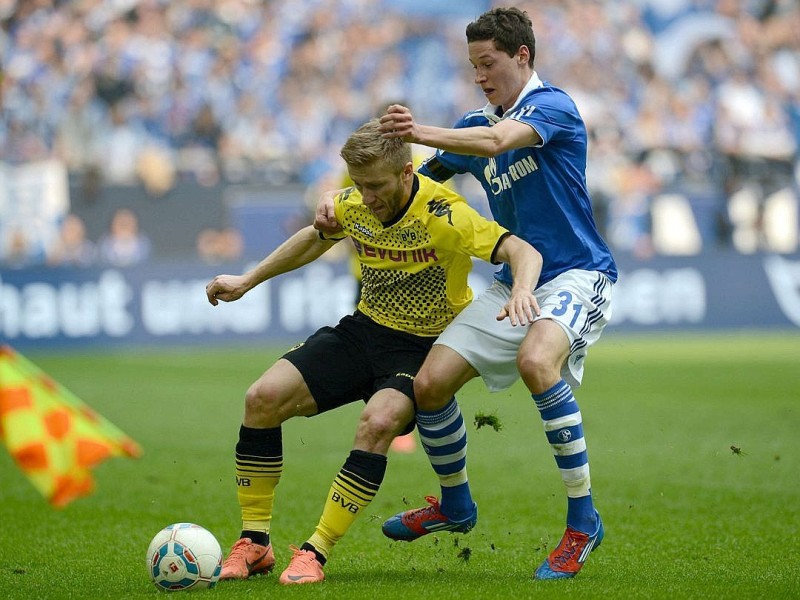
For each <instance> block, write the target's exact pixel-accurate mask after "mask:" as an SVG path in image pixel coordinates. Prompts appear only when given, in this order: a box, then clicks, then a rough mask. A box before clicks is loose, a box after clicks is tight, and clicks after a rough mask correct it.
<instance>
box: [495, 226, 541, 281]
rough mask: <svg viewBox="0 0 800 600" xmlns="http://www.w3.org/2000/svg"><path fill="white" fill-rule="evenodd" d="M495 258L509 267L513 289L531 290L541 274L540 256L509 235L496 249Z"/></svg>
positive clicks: (526, 244)
mask: <svg viewBox="0 0 800 600" xmlns="http://www.w3.org/2000/svg"><path fill="white" fill-rule="evenodd" d="M497 258H498V259H499V260H502V261H503V262H505V263H508V265H509V266H510V267H511V276H512V277H513V278H514V286H513V287H514V289H523V290H533V289H535V288H536V284H537V283H538V281H539V275H541V273H542V255H541V254H539V252H538V250H536V248H534V247H533V246H531V245H530V244H529V243H528V242H526V241H524V240H523V239H521V238H518V237H516V236H513V235H510V236H508V237H507V238H506V239H505V240H503V243H502V244H501V246H500V248H498V252H497Z"/></svg>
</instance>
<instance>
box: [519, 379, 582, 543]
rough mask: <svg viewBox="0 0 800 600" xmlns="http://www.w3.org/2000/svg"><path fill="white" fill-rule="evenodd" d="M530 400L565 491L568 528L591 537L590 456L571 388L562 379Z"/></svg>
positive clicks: (579, 412)
mask: <svg viewBox="0 0 800 600" xmlns="http://www.w3.org/2000/svg"><path fill="white" fill-rule="evenodd" d="M532 397H533V400H534V402H536V408H538V409H539V413H540V414H541V416H542V421H543V422H544V431H545V434H546V435H547V441H548V442H549V443H550V446H551V447H552V449H553V454H554V455H555V458H556V464H557V465H558V470H559V471H560V472H561V480H562V481H563V482H564V485H565V486H566V488H567V525H569V526H570V527H573V528H574V529H577V530H578V531H582V532H584V533H590V534H591V533H594V530H595V527H596V517H595V512H594V504H593V503H592V492H591V481H590V478H589V455H588V453H587V452H586V440H585V439H584V437H583V420H582V418H581V411H580V409H579V408H578V403H577V402H576V401H575V396H573V395H572V388H570V387H569V385H568V384H567V382H566V381H564V380H563V379H561V380H560V381H559V382H558V383H556V384H555V385H554V386H553V387H551V388H550V389H549V390H547V391H545V392H544V393H542V394H533V395H532Z"/></svg>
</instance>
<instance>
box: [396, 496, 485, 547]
mask: <svg viewBox="0 0 800 600" xmlns="http://www.w3.org/2000/svg"><path fill="white" fill-rule="evenodd" d="M425 501H426V502H427V503H428V505H429V506H425V507H423V508H415V509H413V510H407V511H405V512H402V513H398V514H396V515H394V516H393V517H389V518H388V519H386V521H384V523H383V528H382V529H383V535H385V536H386V537H388V538H391V539H393V540H398V541H404V542H411V541H413V540H416V539H417V538H421V537H422V536H423V535H428V534H429V533H436V532H439V531H451V532H453V533H467V532H468V531H469V530H471V529H472V528H473V527H475V523H477V522H478V506H477V505H476V504H475V503H474V502H473V504H472V513H471V514H470V515H469V516H468V517H467V518H466V519H461V520H459V521H453V520H451V519H450V518H448V517H446V516H445V515H443V514H442V511H441V510H440V508H439V500H438V498H436V497H435V496H425Z"/></svg>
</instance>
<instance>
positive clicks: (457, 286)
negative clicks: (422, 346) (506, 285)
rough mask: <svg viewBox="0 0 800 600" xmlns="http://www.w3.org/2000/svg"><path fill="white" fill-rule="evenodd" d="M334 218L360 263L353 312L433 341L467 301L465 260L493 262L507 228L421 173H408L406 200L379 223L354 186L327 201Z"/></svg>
mask: <svg viewBox="0 0 800 600" xmlns="http://www.w3.org/2000/svg"><path fill="white" fill-rule="evenodd" d="M334 209H335V212H336V219H337V220H338V222H339V223H340V224H341V226H342V229H343V233H344V234H345V235H347V236H349V237H350V239H351V241H352V243H353V245H354V246H355V249H356V254H357V256H358V260H359V262H360V263H361V273H362V276H363V278H362V285H363V287H362V291H361V300H360V301H359V303H358V310H359V311H361V312H362V313H364V314H365V315H367V316H368V317H369V318H370V319H372V320H373V321H375V322H376V323H379V324H381V325H384V326H386V327H390V328H392V329H396V330H399V331H404V332H406V333H411V334H413V335H420V336H437V335H439V334H440V333H441V332H442V331H443V330H444V328H445V327H446V326H447V325H448V323H450V321H452V320H453V318H454V317H455V316H456V315H457V314H458V313H459V312H461V310H462V309H463V308H464V307H465V306H466V305H467V304H469V302H470V301H471V300H472V290H471V289H470V288H469V286H468V285H467V277H468V276H469V272H470V270H471V269H472V257H476V258H480V259H482V260H486V261H491V262H494V256H495V251H496V249H497V246H498V245H499V243H500V241H501V240H502V239H503V238H504V237H505V236H506V235H510V234H509V232H508V230H506V229H505V228H504V227H502V226H501V225H499V224H498V223H496V222H494V221H488V220H486V219H485V218H483V217H482V216H480V215H479V214H478V212H477V211H476V210H475V209H473V208H472V207H471V206H470V205H469V204H468V203H467V201H466V200H465V199H464V198H463V197H461V196H459V195H458V194H456V193H455V192H453V191H452V190H450V189H447V188H446V187H444V186H442V185H441V184H439V183H436V182H435V181H433V180H432V179H429V178H428V177H425V176H424V175H420V174H415V175H414V185H413V188H412V192H411V199H410V200H409V202H408V204H406V206H405V207H404V208H403V210H402V211H401V212H400V214H399V215H397V216H396V217H395V218H394V219H392V221H391V222H389V223H383V222H381V221H380V220H379V219H378V218H377V217H376V216H375V215H374V214H373V213H372V211H371V210H370V209H369V208H367V207H366V206H365V205H364V203H363V202H362V198H361V194H360V193H359V192H358V191H357V190H356V189H355V188H348V189H346V190H344V191H343V192H341V193H340V194H338V195H337V197H336V199H335V201H334Z"/></svg>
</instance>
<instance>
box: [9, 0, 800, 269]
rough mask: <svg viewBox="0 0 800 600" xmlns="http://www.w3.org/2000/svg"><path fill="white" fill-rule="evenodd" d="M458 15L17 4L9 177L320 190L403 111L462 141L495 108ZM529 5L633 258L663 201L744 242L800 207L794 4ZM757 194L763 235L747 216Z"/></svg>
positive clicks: (798, 50)
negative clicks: (773, 217)
mask: <svg viewBox="0 0 800 600" xmlns="http://www.w3.org/2000/svg"><path fill="white" fill-rule="evenodd" d="M458 4H459V3H457V2H448V1H442V0H430V1H429V2H417V1H414V2H411V1H410V0H409V1H408V2H404V1H403V0H391V1H389V0H290V1H280V0H0V22H1V23H2V28H0V57H2V68H3V70H2V80H0V103H1V108H2V121H0V163H3V162H4V163H6V164H8V165H18V164H24V163H28V162H33V161H40V160H44V159H52V158H56V159H58V160H60V161H63V163H65V164H66V165H67V167H68V169H69V172H70V173H71V174H73V175H76V176H81V177H85V178H86V179H87V180H91V181H100V182H103V183H109V184H128V183H136V182H139V183H142V184H143V185H144V186H145V188H146V189H147V190H148V192H149V193H150V194H151V195H159V194H164V193H166V192H167V191H168V190H169V189H171V188H172V187H173V186H175V185H176V184H177V183H179V182H180V181H182V180H187V179H191V180H193V181H197V182H200V183H201V184H207V185H214V184H217V183H218V182H220V181H222V182H249V183H252V182H257V183H289V182H294V183H302V184H306V185H309V186H314V185H318V184H319V182H320V181H324V180H325V178H326V177H328V176H329V175H330V174H331V173H335V172H338V171H339V170H340V169H341V163H340V160H339V158H338V151H339V148H340V146H341V144H342V142H343V141H344V139H345V138H346V136H347V135H348V134H349V133H350V132H351V131H352V130H353V129H354V128H355V127H356V126H357V125H359V124H360V123H362V122H363V121H365V120H366V119H367V118H369V117H371V116H373V115H375V114H377V113H379V112H381V110H382V109H383V107H385V106H386V105H387V104H388V103H390V102H394V101H400V102H403V103H405V104H407V105H408V106H410V107H411V108H412V110H413V111H414V112H415V115H416V116H417V117H418V119H419V120H421V121H422V122H427V123H432V124H438V125H443V126H449V125H450V124H452V122H453V121H455V119H456V118H457V117H458V116H460V115H461V114H462V113H463V112H464V111H466V110H469V109H471V108H474V107H477V106H480V105H482V104H483V103H484V102H485V100H484V99H483V97H482V96H481V95H480V93H479V92H480V90H479V89H478V88H477V86H475V85H474V84H473V82H472V69H471V66H470V64H469V62H468V60H467V54H466V47H465V37H464V27H465V25H466V23H467V22H469V21H470V20H472V19H473V18H474V17H475V16H477V12H476V14H468V15H465V14H462V13H459V14H454V15H448V14H447V12H448V10H447V7H448V6H450V7H451V8H452V7H455V5H458ZM507 4H509V3H508V2H503V3H497V5H507ZM513 4H515V5H517V6H519V7H520V8H522V9H524V10H526V11H527V12H528V14H529V15H530V16H531V18H532V20H533V23H534V31H535V33H536V36H537V48H536V70H537V72H538V73H539V75H540V76H541V77H542V78H543V79H545V80H547V81H549V82H551V83H553V84H554V85H557V86H559V87H561V88H563V89H565V90H567V91H568V92H569V93H570V94H571V95H572V96H573V97H574V98H575V99H576V102H577V103H578V106H579V108H580V110H581V113H582V114H583V116H584V118H585V120H586V122H587V126H588V127H589V132H590V140H591V141H590V157H589V172H588V177H589V183H590V187H591V188H592V193H593V198H594V201H595V211H596V214H597V219H598V222H599V223H600V225H601V227H602V228H603V230H604V232H605V234H606V236H607V238H608V239H609V241H610V243H611V244H612V246H613V247H614V248H617V249H619V250H622V251H630V252H632V253H634V254H636V255H640V256H648V255H649V254H651V253H652V252H653V248H652V232H651V227H650V220H651V218H652V214H651V209H652V207H651V204H650V200H651V199H652V198H653V196H654V195H655V194H656V193H664V192H669V191H671V190H678V189H680V190H686V189H689V190H691V191H692V193H693V194H695V196H697V197H704V196H708V197H712V198H719V197H720V196H723V197H724V198H725V201H724V202H723V203H722V205H718V204H719V201H718V200H714V201H713V202H716V203H717V204H715V205H714V206H712V207H711V211H712V213H713V215H714V217H713V219H712V221H713V222H714V227H715V234H716V235H718V236H719V242H720V244H725V243H731V240H732V239H733V238H732V236H733V233H735V230H736V229H737V227H739V224H737V219H744V218H745V217H746V218H751V219H752V220H753V222H754V224H755V225H754V226H757V225H758V221H759V219H760V218H761V215H760V212H759V207H760V206H762V205H763V203H764V200H765V199H766V198H768V197H769V196H770V195H771V194H773V193H776V192H778V191H781V190H785V189H790V190H794V191H795V192H796V187H797V173H798V148H799V147H800V3H798V2H797V1H796V0H595V1H592V0H536V1H520V2H515V3H513ZM411 5H413V10H412V9H411V8H409V7H410V6H411ZM471 5H474V6H475V7H476V9H477V11H478V12H480V11H482V10H484V9H486V8H489V7H491V6H492V3H491V2H489V1H488V0H487V1H486V2H473V3H471ZM424 6H427V7H428V8H429V9H433V8H437V10H436V11H433V10H431V11H426V10H422V8H421V7H424ZM742 191H746V192H747V194H748V197H749V198H750V199H751V202H750V205H753V206H755V209H754V210H755V212H753V211H751V212H752V213H753V214H752V216H748V215H749V214H750V213H747V214H745V216H744V217H743V216H741V215H742V214H744V213H742V210H744V209H741V210H739V212H738V213H737V211H736V210H735V209H732V208H731V206H730V205H728V200H729V199H730V198H732V197H735V195H736V194H737V193H739V192H742ZM465 193H475V194H477V192H475V190H474V189H470V188H467V189H466V192H465ZM795 203H796V194H795ZM745 212H746V211H745ZM737 215H738V216H737ZM740 233H741V232H740ZM752 235H753V236H755V238H753V239H752V240H751V241H750V244H751V246H752V245H753V244H755V246H758V244H759V243H760V241H759V238H758V236H759V232H758V231H757V230H754V232H753V233H752ZM734 241H735V240H734ZM739 242H740V243H741V244H744V246H743V247H746V246H747V243H748V242H747V240H746V239H744V238H742V239H740V240H739Z"/></svg>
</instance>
